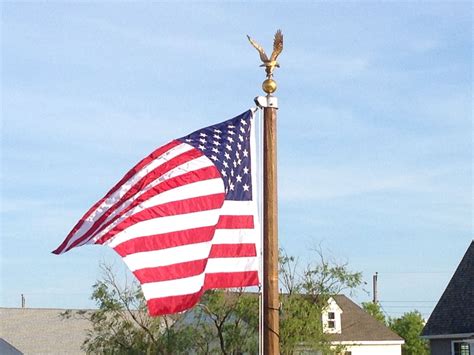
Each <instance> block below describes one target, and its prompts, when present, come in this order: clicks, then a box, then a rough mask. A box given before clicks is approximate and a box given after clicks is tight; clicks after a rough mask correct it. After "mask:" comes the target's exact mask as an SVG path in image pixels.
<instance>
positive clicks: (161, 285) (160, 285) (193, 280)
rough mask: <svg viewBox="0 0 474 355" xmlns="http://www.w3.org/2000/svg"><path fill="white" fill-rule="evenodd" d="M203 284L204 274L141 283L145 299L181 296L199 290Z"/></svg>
mask: <svg viewBox="0 0 474 355" xmlns="http://www.w3.org/2000/svg"><path fill="white" fill-rule="evenodd" d="M203 285H204V274H200V275H196V276H191V277H186V278H184V279H177V280H169V281H160V282H150V283H145V284H142V290H143V295H144V296H145V299H147V300H149V299H152V298H160V297H169V296H181V295H188V294H192V293H196V292H199V291H200V290H201V288H202V286H203Z"/></svg>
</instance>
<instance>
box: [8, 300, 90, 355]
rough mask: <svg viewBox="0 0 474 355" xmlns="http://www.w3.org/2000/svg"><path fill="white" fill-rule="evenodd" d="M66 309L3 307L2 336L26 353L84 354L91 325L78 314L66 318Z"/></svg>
mask: <svg viewBox="0 0 474 355" xmlns="http://www.w3.org/2000/svg"><path fill="white" fill-rule="evenodd" d="M64 311H65V310H64V309H45V308H0V319H1V323H0V338H3V339H4V340H5V341H6V342H8V343H9V344H10V345H12V346H14V347H15V348H16V349H18V350H19V351H21V353H24V354H65V353H67V354H68V355H69V354H84V351H83V350H81V345H82V343H83V342H84V340H85V338H86V335H87V329H88V328H90V327H91V324H90V322H89V321H87V320H85V319H82V318H79V317H75V316H73V317H71V318H69V319H65V318H63V317H61V313H62V312H64ZM72 312H73V315H74V313H76V312H77V311H72Z"/></svg>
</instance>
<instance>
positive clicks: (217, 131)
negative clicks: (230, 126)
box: [214, 128, 222, 133]
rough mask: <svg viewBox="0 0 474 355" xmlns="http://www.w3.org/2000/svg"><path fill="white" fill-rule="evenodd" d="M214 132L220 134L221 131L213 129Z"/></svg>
mask: <svg viewBox="0 0 474 355" xmlns="http://www.w3.org/2000/svg"><path fill="white" fill-rule="evenodd" d="M214 132H216V133H222V131H221V130H220V129H217V128H216V129H214Z"/></svg>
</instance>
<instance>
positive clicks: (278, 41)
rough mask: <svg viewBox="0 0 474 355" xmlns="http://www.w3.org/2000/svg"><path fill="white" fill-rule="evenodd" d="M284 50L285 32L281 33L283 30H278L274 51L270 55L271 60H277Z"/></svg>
mask: <svg viewBox="0 0 474 355" xmlns="http://www.w3.org/2000/svg"><path fill="white" fill-rule="evenodd" d="M282 51H283V34H282V33H281V30H278V31H277V32H276V33H275V38H274V40H273V53H272V56H271V57H270V60H271V61H274V60H276V59H277V57H278V56H279V55H280V53H281V52H282Z"/></svg>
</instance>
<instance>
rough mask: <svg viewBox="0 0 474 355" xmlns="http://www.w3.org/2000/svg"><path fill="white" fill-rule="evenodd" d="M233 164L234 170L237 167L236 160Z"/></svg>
mask: <svg viewBox="0 0 474 355" xmlns="http://www.w3.org/2000/svg"><path fill="white" fill-rule="evenodd" d="M232 164H234V168H236V167H237V162H236V161H235V160H234V161H233V162H232Z"/></svg>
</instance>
